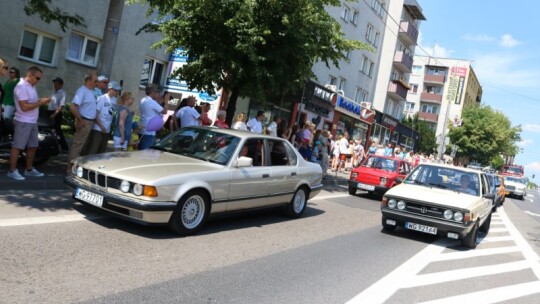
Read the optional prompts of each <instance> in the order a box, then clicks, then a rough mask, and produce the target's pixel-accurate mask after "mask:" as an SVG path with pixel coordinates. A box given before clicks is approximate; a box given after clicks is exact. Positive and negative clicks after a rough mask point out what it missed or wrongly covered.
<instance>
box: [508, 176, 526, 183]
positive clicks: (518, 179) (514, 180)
mask: <svg viewBox="0 0 540 304" xmlns="http://www.w3.org/2000/svg"><path fill="white" fill-rule="evenodd" d="M504 179H505V180H506V181H507V182H513V183H519V184H526V182H525V179H523V178H518V177H511V176H508V177H505V178H504Z"/></svg>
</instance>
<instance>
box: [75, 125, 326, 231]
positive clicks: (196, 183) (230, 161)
mask: <svg viewBox="0 0 540 304" xmlns="http://www.w3.org/2000/svg"><path fill="white" fill-rule="evenodd" d="M321 180H322V170H321V167H320V166H319V165H318V164H315V163H310V162H307V161H305V160H304V159H303V158H302V157H301V156H300V154H299V153H298V152H297V151H296V149H295V148H294V147H293V146H292V145H291V144H290V143H289V142H288V141H286V140H284V139H281V138H277V137H271V136H266V135H260V134H256V133H251V132H245V131H237V130H226V129H217V128H213V127H193V128H184V129H181V130H179V131H177V132H174V133H172V134H170V135H169V136H167V137H165V138H164V139H163V140H161V141H160V142H158V143H157V144H156V145H154V146H153V147H152V148H151V149H148V150H144V151H135V152H111V153H104V154H98V155H91V156H85V157H80V158H77V159H75V160H74V161H73V169H72V174H71V175H70V176H68V177H67V178H66V180H65V182H66V184H67V185H68V186H70V187H71V188H73V189H74V192H73V197H74V198H75V199H76V200H78V201H80V202H82V203H84V204H87V205H91V206H94V207H97V208H99V209H101V210H103V211H107V212H109V213H111V214H113V215H116V216H119V217H122V218H124V219H127V220H131V221H134V222H138V223H142V224H150V225H152V224H167V225H168V226H169V227H170V228H171V229H172V230H173V231H174V232H176V233H178V234H181V235H189V234H193V233H195V232H196V231H197V230H199V229H200V228H201V226H202V225H203V224H204V223H205V222H206V220H207V219H208V217H209V216H211V215H215V214H220V213H226V212H236V211H243V210H248V209H257V208H265V207H275V206H282V207H283V209H284V211H285V213H286V214H287V215H288V216H290V217H293V218H297V217H300V216H301V215H302V214H303V213H304V210H305V208H306V205H307V201H308V199H310V198H312V197H314V196H315V195H317V194H318V193H319V192H320V190H321V188H322V183H321Z"/></svg>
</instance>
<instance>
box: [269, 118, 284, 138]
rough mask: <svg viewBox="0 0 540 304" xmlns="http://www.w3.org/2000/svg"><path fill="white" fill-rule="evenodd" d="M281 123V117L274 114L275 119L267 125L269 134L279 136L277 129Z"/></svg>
mask: <svg viewBox="0 0 540 304" xmlns="http://www.w3.org/2000/svg"><path fill="white" fill-rule="evenodd" d="M280 123H281V117H279V116H274V120H273V121H272V122H271V123H270V124H269V125H268V126H267V127H266V131H267V132H268V134H269V135H272V136H276V137H277V129H278V126H279V124H280Z"/></svg>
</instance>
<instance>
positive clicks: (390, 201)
mask: <svg viewBox="0 0 540 304" xmlns="http://www.w3.org/2000/svg"><path fill="white" fill-rule="evenodd" d="M396 205H397V202H396V200H395V199H391V200H389V201H388V208H392V209H394V208H396Z"/></svg>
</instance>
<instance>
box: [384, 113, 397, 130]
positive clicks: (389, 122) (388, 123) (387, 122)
mask: <svg viewBox="0 0 540 304" xmlns="http://www.w3.org/2000/svg"><path fill="white" fill-rule="evenodd" d="M398 123H399V122H398V121H397V119H395V118H393V117H391V116H388V115H384V116H383V118H382V123H381V124H382V125H383V126H385V127H387V128H389V129H390V131H392V132H393V131H394V129H395V128H396V127H397V125H398Z"/></svg>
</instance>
